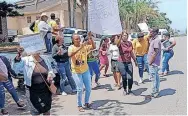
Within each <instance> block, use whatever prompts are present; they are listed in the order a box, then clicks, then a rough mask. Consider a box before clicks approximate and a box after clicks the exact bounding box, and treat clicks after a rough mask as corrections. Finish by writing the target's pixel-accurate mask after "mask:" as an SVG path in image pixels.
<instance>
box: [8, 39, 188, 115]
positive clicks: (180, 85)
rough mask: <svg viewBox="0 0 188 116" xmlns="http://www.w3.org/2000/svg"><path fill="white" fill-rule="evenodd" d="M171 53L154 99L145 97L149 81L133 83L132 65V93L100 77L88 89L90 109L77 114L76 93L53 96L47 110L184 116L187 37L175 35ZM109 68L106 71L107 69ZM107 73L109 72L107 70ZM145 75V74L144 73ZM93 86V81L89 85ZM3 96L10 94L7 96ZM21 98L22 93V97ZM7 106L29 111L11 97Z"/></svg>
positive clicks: (10, 110) (17, 113)
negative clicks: (167, 69) (157, 93)
mask: <svg viewBox="0 0 188 116" xmlns="http://www.w3.org/2000/svg"><path fill="white" fill-rule="evenodd" d="M176 41H177V46H176V47H175V48H174V51H175V56H174V57H173V59H172V60H171V61H170V69H171V75H169V76H166V77H161V86H160V94H159V97H158V98H155V99H146V98H145V96H146V95H148V93H149V92H150V90H151V89H150V88H151V83H150V82H149V81H148V80H146V82H145V84H141V85H136V84H137V81H138V79H139V78H138V70H137V68H136V67H135V68H134V83H135V84H134V85H133V93H134V95H128V96H123V94H122V90H117V89H116V88H115V87H114V80H113V77H108V78H101V79H100V83H101V84H102V86H101V87H100V88H98V89H94V90H92V94H91V102H92V103H93V106H94V109H93V110H87V111H86V112H84V113H79V112H78V110H77V107H76V96H75V95H68V96H56V97H54V98H53V106H52V110H51V113H52V114H54V115H60V114H61V115H186V114H187V111H186V109H187V105H186V104H187V68H186V67H187V66H186V64H187V58H186V57H187V55H186V54H187V52H186V51H187V48H186V46H187V40H186V37H180V38H176ZM109 71H110V70H109ZM109 73H111V72H109ZM144 77H145V78H147V74H145V76H144ZM93 85H94V84H93ZM7 97H10V96H9V95H7ZM22 98H25V96H22ZM7 102H10V103H9V104H8V105H7V108H8V110H9V112H10V114H12V115H20V114H30V112H29V110H28V109H27V110H23V111H22V110H16V105H15V103H14V102H12V100H10V99H9V100H8V101H7Z"/></svg>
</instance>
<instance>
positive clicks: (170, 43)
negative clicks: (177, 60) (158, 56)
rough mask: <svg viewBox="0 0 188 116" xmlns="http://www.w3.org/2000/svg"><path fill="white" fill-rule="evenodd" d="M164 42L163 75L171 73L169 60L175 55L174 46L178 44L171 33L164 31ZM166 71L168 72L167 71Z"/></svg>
mask: <svg viewBox="0 0 188 116" xmlns="http://www.w3.org/2000/svg"><path fill="white" fill-rule="evenodd" d="M163 35H164V42H162V51H163V56H162V57H163V61H162V73H161V74H160V75H161V76H166V75H168V74H169V72H170V69H169V60H170V59H171V58H172V57H173V56H174V50H173V47H174V46H175V45H176V41H175V39H174V38H171V37H170V33H164V34H163ZM165 71H166V72H165Z"/></svg>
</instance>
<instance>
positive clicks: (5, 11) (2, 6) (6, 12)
mask: <svg viewBox="0 0 188 116" xmlns="http://www.w3.org/2000/svg"><path fill="white" fill-rule="evenodd" d="M24 7H25V6H18V5H16V4H10V3H7V2H6V1H3V2H0V16H2V17H6V16H10V17H14V16H23V14H20V13H19V12H18V11H17V10H18V9H23V8H24Z"/></svg>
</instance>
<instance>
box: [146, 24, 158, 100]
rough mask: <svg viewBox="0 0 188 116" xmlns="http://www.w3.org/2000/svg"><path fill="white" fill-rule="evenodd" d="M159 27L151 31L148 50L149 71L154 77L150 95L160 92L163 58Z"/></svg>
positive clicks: (153, 95)
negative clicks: (160, 72)
mask: <svg viewBox="0 0 188 116" xmlns="http://www.w3.org/2000/svg"><path fill="white" fill-rule="evenodd" d="M158 33H159V29H157V28H154V29H152V31H151V39H150V41H149V43H150V46H149V51H148V63H149V73H150V77H151V79H152V85H153V87H152V92H151V95H150V97H156V96H157V95H158V93H159V85H160V78H159V74H158V70H159V68H158V66H160V60H161V40H160V38H159V37H158Z"/></svg>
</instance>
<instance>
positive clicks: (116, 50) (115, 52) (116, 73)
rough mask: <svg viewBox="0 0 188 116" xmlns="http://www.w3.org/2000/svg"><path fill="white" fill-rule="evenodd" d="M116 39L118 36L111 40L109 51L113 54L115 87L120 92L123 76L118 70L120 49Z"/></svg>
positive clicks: (112, 68) (112, 65)
mask: <svg viewBox="0 0 188 116" xmlns="http://www.w3.org/2000/svg"><path fill="white" fill-rule="evenodd" d="M115 37H117V36H112V38H111V44H110V47H109V51H110V53H111V54H112V55H111V70H112V72H113V76H114V80H115V87H118V90H119V89H121V85H120V81H121V76H120V72H119V69H118V58H119V48H118V46H117V45H116V43H115V39H116V38H115Z"/></svg>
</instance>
